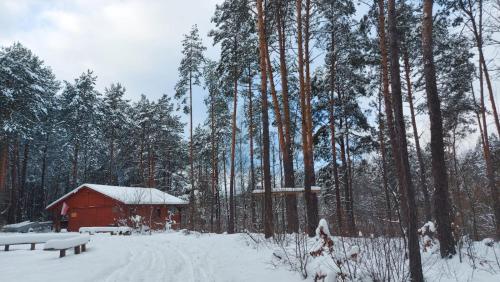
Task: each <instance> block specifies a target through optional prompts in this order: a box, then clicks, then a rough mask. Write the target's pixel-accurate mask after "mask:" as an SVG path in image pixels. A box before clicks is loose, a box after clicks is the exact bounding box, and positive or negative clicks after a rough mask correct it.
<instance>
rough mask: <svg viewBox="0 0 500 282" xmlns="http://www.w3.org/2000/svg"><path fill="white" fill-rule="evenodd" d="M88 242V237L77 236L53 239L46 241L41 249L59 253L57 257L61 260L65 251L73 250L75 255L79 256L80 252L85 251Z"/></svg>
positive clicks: (86, 235) (87, 235) (85, 235)
mask: <svg viewBox="0 0 500 282" xmlns="http://www.w3.org/2000/svg"><path fill="white" fill-rule="evenodd" d="M89 241H90V235H89V234H84V235H77V236H74V237H71V238H65V239H53V240H49V241H47V243H45V246H44V247H43V249H44V250H45V251H53V250H56V251H59V257H60V258H62V257H64V256H66V250H68V249H71V248H74V250H75V255H78V254H80V252H85V251H86V250H87V247H86V245H87V243H88V242H89Z"/></svg>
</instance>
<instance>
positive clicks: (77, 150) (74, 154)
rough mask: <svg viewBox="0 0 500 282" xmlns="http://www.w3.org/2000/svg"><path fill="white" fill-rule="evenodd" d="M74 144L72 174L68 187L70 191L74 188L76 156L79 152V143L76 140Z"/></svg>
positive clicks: (76, 172)
mask: <svg viewBox="0 0 500 282" xmlns="http://www.w3.org/2000/svg"><path fill="white" fill-rule="evenodd" d="M75 142H76V143H75V147H74V148H73V160H72V161H71V163H72V172H71V182H70V185H69V186H70V188H71V189H73V188H75V186H76V182H77V179H78V154H79V150H80V141H79V140H78V139H77V140H76V141H75Z"/></svg>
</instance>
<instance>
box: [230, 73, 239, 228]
mask: <svg viewBox="0 0 500 282" xmlns="http://www.w3.org/2000/svg"><path fill="white" fill-rule="evenodd" d="M237 108H238V79H237V78H234V94H233V116H232V121H231V166H230V172H229V222H228V223H227V233H229V234H233V233H234V186H235V183H234V174H235V165H234V161H235V160H234V157H235V153H236V152H235V151H236V110H237Z"/></svg>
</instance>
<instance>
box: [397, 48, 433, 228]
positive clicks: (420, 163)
mask: <svg viewBox="0 0 500 282" xmlns="http://www.w3.org/2000/svg"><path fill="white" fill-rule="evenodd" d="M403 61H404V68H405V79H406V85H407V88H408V89H407V91H408V104H409V105H410V116H411V126H412V129H413V138H414V139H415V150H416V151H417V160H418V167H419V179H420V188H421V189H422V194H423V195H424V214H425V220H426V221H430V220H431V219H432V209H431V200H430V195H429V189H428V188H427V182H426V181H425V171H426V170H425V164H424V158H423V157H422V149H421V148H420V138H419V136H418V130H417V122H416V120H415V108H414V106H413V94H412V84H411V79H410V73H411V70H410V63H409V59H408V50H407V49H405V50H404V51H403Z"/></svg>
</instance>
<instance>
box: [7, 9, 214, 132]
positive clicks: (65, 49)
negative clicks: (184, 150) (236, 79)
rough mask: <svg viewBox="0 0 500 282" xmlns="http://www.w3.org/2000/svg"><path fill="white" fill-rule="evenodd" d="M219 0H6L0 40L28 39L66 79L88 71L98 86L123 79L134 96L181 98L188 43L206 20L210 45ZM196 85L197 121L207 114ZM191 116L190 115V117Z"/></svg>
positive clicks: (204, 27) (204, 29) (203, 29)
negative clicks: (177, 93) (180, 72)
mask: <svg viewBox="0 0 500 282" xmlns="http://www.w3.org/2000/svg"><path fill="white" fill-rule="evenodd" d="M217 2H220V1H218V0H182V1H179V0H157V1H156V0H106V1H102V0H72V1H63V0H44V1H37V0H1V1H0V31H1V32H0V45H1V46H7V45H11V44H12V43H13V42H15V41H19V42H21V43H22V44H23V45H25V46H26V47H28V48H30V49H31V50H32V51H33V52H34V53H35V54H37V55H38V56H39V57H40V58H41V59H43V60H44V61H45V63H46V64H47V65H48V66H50V67H52V69H53V71H54V73H55V74H56V76H57V79H59V80H69V81H72V80H73V79H74V78H76V77H78V76H79V75H80V74H81V73H82V72H84V71H85V70H87V69H92V70H94V74H96V75H97V76H98V80H97V89H98V90H99V91H103V90H104V88H105V87H106V86H108V85H110V84H111V83H113V82H120V83H122V84H123V85H124V86H125V87H126V89H127V93H126V98H127V99H130V100H137V99H138V97H139V96H140V95H141V94H142V93H144V94H145V95H146V96H147V97H148V98H150V99H157V98H158V97H160V96H161V95H162V94H164V93H165V94H168V95H173V92H174V91H173V89H174V85H175V83H176V81H177V67H178V65H179V62H180V60H181V40H182V37H183V34H185V33H187V32H188V31H189V30H190V28H191V26H192V25H194V24H198V26H199V29H200V33H201V35H202V37H203V39H204V44H205V46H207V47H208V51H207V55H208V56H209V57H215V56H216V53H217V50H216V49H215V48H210V47H211V46H212V40H211V39H209V38H207V36H206V35H207V33H208V31H209V30H210V29H211V28H212V26H213V25H212V24H211V23H210V19H211V17H212V15H213V12H214V11H215V4H216V3H217ZM203 93H204V91H202V90H201V89H197V90H196V93H195V94H196V95H195V96H196V98H195V101H194V104H195V106H194V111H193V112H194V113H198V114H195V115H194V119H195V124H196V123H198V122H202V121H203V119H204V117H205V114H203V115H201V114H199V113H204V112H205V108H204V106H203V97H202V96H203V95H204V94H203ZM183 119H184V120H186V119H185V118H183Z"/></svg>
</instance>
